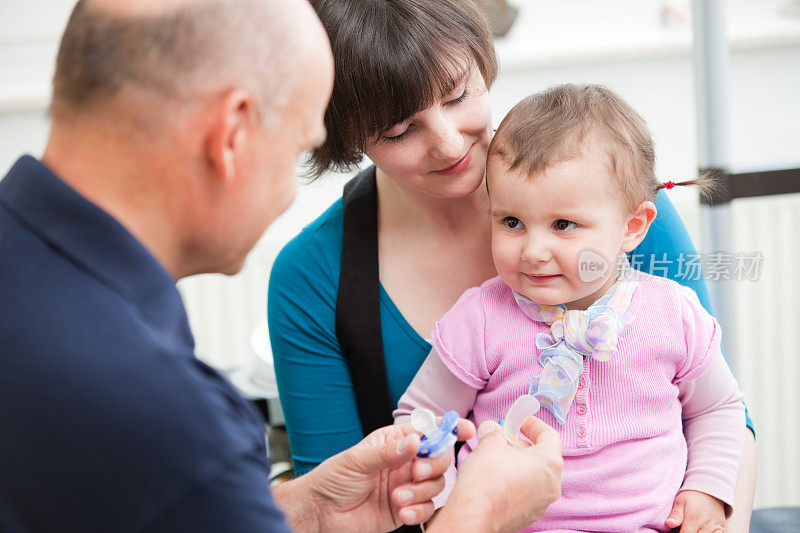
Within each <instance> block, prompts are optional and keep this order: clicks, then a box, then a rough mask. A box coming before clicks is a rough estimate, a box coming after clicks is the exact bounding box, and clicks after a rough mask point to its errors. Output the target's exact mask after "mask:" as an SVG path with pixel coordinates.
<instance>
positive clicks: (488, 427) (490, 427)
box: [478, 420, 502, 442]
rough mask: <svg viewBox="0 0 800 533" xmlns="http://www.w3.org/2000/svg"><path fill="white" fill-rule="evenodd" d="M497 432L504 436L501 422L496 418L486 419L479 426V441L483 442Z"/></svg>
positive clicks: (498, 434)
mask: <svg viewBox="0 0 800 533" xmlns="http://www.w3.org/2000/svg"><path fill="white" fill-rule="evenodd" d="M495 432H498V433H497V434H496V435H495V436H502V433H501V432H500V424H498V423H497V422H495V421H494V420H486V421H485V422H483V423H482V424H481V425H480V427H479V428H478V441H479V442H481V441H483V440H484V439H486V438H489V436H490V435H493V434H495Z"/></svg>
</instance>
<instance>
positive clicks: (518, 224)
mask: <svg viewBox="0 0 800 533" xmlns="http://www.w3.org/2000/svg"><path fill="white" fill-rule="evenodd" d="M503 225H504V226H505V227H507V228H508V229H520V228H522V221H521V220H520V219H518V218H517V217H506V218H504V219H503Z"/></svg>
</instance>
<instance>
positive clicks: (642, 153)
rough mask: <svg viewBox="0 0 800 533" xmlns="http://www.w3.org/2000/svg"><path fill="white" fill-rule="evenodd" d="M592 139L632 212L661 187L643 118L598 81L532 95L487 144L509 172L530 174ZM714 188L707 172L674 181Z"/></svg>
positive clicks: (571, 154)
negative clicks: (694, 177)
mask: <svg viewBox="0 0 800 533" xmlns="http://www.w3.org/2000/svg"><path fill="white" fill-rule="evenodd" d="M589 139H591V140H592V141H594V142H596V143H597V144H598V145H599V146H600V147H601V149H603V150H604V152H605V154H606V155H607V157H608V163H607V164H608V172H609V174H610V175H611V177H612V180H613V181H614V185H616V186H617V188H618V189H619V190H620V192H622V197H623V201H624V203H625V206H626V207H627V208H628V209H630V210H634V209H635V208H636V206H637V205H639V204H640V203H641V202H644V201H647V200H650V201H652V200H654V199H655V196H656V193H657V192H658V190H659V189H661V188H662V185H661V183H660V182H659V181H658V180H657V179H656V176H655V150H654V148H653V139H652V137H651V136H650V131H649V130H648V128H647V124H646V123H645V121H644V119H643V118H642V117H641V115H639V113H637V112H636V110H634V109H633V108H632V107H631V106H630V105H629V104H628V103H627V102H625V100H623V99H622V98H621V97H620V96H619V95H618V94H616V93H615V92H614V91H612V90H611V89H609V88H607V87H603V86H602V85H573V84H565V85H557V86H555V87H551V88H549V89H547V90H545V91H542V92H539V93H536V94H533V95H531V96H528V97H527V98H525V99H523V100H522V101H521V102H519V103H518V104H517V105H515V106H514V107H513V108H512V109H511V111H509V112H508V114H507V115H506V116H505V118H504V119H503V121H502V122H501V123H500V126H499V127H498V128H497V133H496V134H495V136H494V138H493V139H492V142H491V144H490V145H489V157H500V158H502V159H503V161H504V162H505V163H506V164H507V165H508V168H509V170H512V171H516V170H521V171H522V172H524V173H525V174H527V175H528V176H532V175H534V174H537V173H539V172H542V171H544V170H545V169H547V168H548V167H550V166H552V165H554V164H557V163H560V162H563V161H567V160H569V159H573V158H575V157H578V156H579V155H580V154H581V150H582V149H583V148H584V146H585V143H586V141H587V140H589ZM674 185H696V186H698V187H699V188H700V190H701V193H703V194H708V193H710V192H711V190H712V189H713V181H712V180H711V178H710V177H709V176H701V177H699V178H697V179H694V180H689V181H683V182H679V183H675V184H674Z"/></svg>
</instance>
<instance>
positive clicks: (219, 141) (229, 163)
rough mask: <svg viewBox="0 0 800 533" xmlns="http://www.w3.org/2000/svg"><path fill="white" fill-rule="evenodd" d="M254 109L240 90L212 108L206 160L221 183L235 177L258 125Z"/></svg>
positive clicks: (251, 98) (229, 93) (226, 96)
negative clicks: (240, 159) (239, 163)
mask: <svg viewBox="0 0 800 533" xmlns="http://www.w3.org/2000/svg"><path fill="white" fill-rule="evenodd" d="M258 120H259V119H258V108H257V106H256V102H255V100H254V99H253V97H252V95H251V94H250V93H248V92H247V91H243V90H241V89H231V90H230V91H227V92H226V93H224V94H223V95H222V96H220V97H219V99H218V100H217V101H216V102H215V104H214V109H213V116H212V123H211V131H210V135H209V136H208V138H207V143H206V157H207V158H208V161H209V162H210V164H211V167H212V170H213V172H214V175H215V176H217V177H218V178H220V179H222V180H223V181H226V182H228V181H232V180H233V179H235V177H236V168H237V163H238V161H239V158H240V157H241V156H242V155H243V154H245V152H244V151H245V150H246V149H247V148H248V146H249V145H250V143H251V138H250V136H251V134H252V131H253V130H252V127H253V126H254V125H257V124H258V122H257V121H258Z"/></svg>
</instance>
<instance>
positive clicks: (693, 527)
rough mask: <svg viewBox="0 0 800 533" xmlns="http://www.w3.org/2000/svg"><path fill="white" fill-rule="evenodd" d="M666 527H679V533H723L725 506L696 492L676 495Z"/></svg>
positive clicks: (683, 492)
mask: <svg viewBox="0 0 800 533" xmlns="http://www.w3.org/2000/svg"><path fill="white" fill-rule="evenodd" d="M666 525H667V527H678V526H681V533H722V532H724V531H725V504H724V503H722V502H721V501H719V500H718V499H716V498H715V497H713V496H709V495H708V494H706V493H704V492H698V491H696V490H684V491H682V492H679V493H678V496H677V497H676V498H675V503H674V504H672V512H671V513H670V514H669V518H667V521H666Z"/></svg>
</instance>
